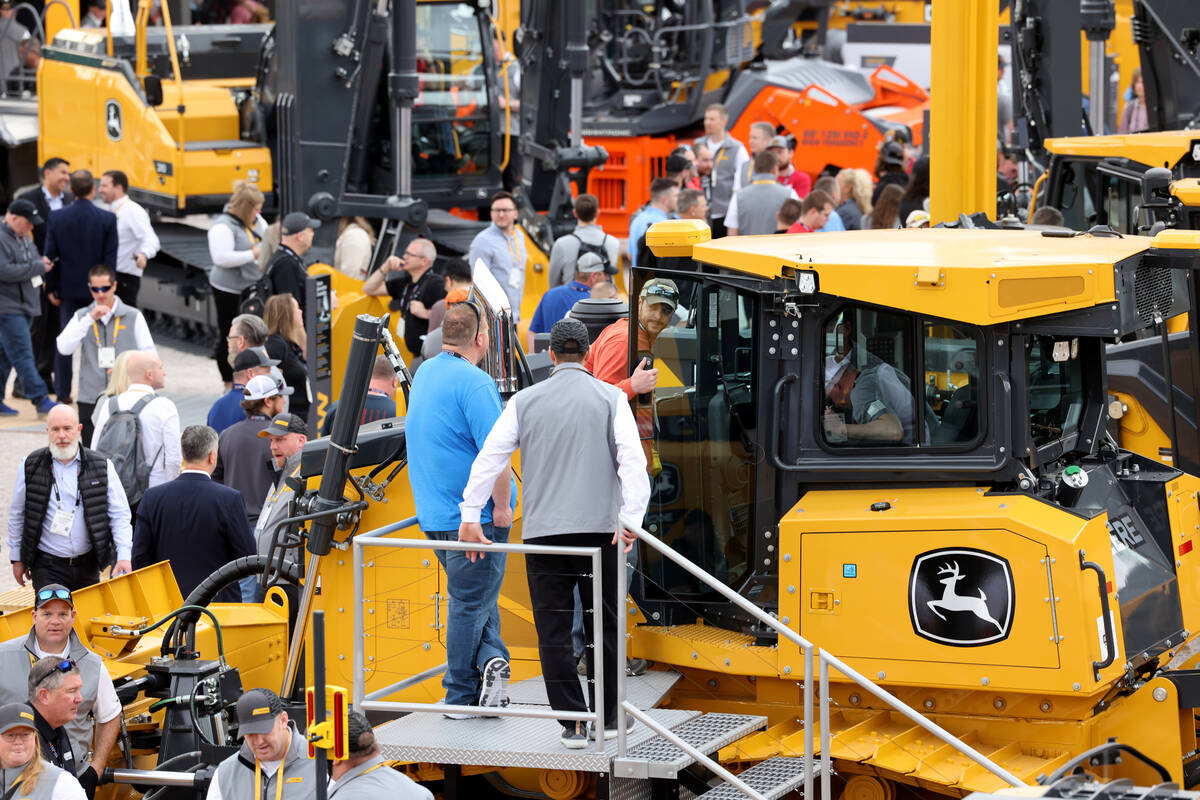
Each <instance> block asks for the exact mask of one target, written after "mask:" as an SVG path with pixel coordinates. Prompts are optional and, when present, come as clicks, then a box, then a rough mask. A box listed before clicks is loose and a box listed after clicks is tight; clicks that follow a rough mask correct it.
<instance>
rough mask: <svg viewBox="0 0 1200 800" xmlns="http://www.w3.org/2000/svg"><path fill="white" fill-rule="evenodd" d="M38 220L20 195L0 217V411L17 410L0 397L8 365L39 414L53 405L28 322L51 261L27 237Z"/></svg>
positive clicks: (37, 310)
mask: <svg viewBox="0 0 1200 800" xmlns="http://www.w3.org/2000/svg"><path fill="white" fill-rule="evenodd" d="M41 223H42V218H41V217H40V216H39V215H38V213H37V208H35V207H34V205H33V203H32V202H31V201H29V200H22V199H17V200H14V201H12V202H11V203H9V206H8V213H6V214H5V215H4V221H3V222H0V416H6V417H11V416H15V415H16V414H17V410H16V409H15V408H11V407H9V406H7V405H5V404H4V402H3V400H4V386H5V384H7V383H8V370H9V367H12V368H14V369H15V370H16V371H17V379H18V381H19V382H20V383H21V384H22V386H24V390H25V396H26V397H29V398H30V399H31V400H32V401H33V405H34V407H35V408H36V409H37V413H38V415H39V416H45V415H46V414H47V413H49V411H50V409H51V408H52V407H53V406H54V403H53V402H52V401H51V400H50V398H49V397H48V396H47V395H49V393H50V389H49V387H48V386H46V382H45V381H43V380H42V377H41V375H39V374H38V370H37V363H36V360H35V359H34V356H33V343H32V341H31V339H30V334H29V324H30V322H31V321H32V320H33V318H34V317H36V316H38V315H39V314H41V313H42V309H41V306H40V305H39V300H38V296H39V292H40V291H41V290H40V289H39V288H38V287H39V286H41V285H42V276H43V275H45V274H46V273H47V272H49V271H50V269H51V268H52V267H53V266H54V265H53V264H51V263H50V260H49V259H47V258H44V257H42V256H39V255H38V252H37V249H36V248H34V246H33V242H32V241H31V240H30V239H29V233H30V231H32V230H33V227H34V226H35V225H40V224H41Z"/></svg>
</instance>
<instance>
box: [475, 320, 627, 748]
mask: <svg viewBox="0 0 1200 800" xmlns="http://www.w3.org/2000/svg"><path fill="white" fill-rule="evenodd" d="M587 350H588V333H587V328H586V327H584V325H583V323H582V322H580V321H579V320H576V319H564V320H560V321H559V322H557V323H555V324H554V327H553V328H551V330H550V360H551V361H552V362H554V370H553V371H552V372H551V373H550V377H549V378H547V379H546V380H544V381H542V382H541V383H537V384H535V385H533V386H530V387H528V388H526V389H522V390H521V391H519V392H517V393H516V394H515V395H514V396H513V397H512V399H511V400H509V402H508V405H507V406H506V407H505V409H504V412H503V413H502V414H501V415H500V418H499V419H498V420H496V424H495V426H493V428H492V431H491V433H489V434H488V437H487V439H486V441H484V444H483V449H482V450H480V451H479V455H478V456H477V457H476V458H475V462H474V464H472V465H471V474H470V477H469V478H468V480H467V488H466V489H465V490H464V491H463V501H462V504H461V506H460V508H461V511H462V524H461V526H460V527H459V534H458V538H459V540H460V541H464V542H479V543H481V544H482V545H484V547H486V545H488V544H491V542H490V541H489V539H488V538H487V537H486V536H485V535H484V531H483V529H482V528H481V527H480V525H479V519H480V510H481V509H482V508H483V506H484V504H485V503H486V502H487V500H488V495H489V494H490V492H491V489H492V487H493V485H494V484H495V481H496V476H497V475H500V474H502V473H503V472H504V471H505V470H506V468H507V466H508V464H509V463H510V461H511V459H512V455H513V453H514V452H515V451H516V450H517V448H520V450H521V477H522V485H523V486H524V488H525V499H524V506H523V513H524V519H523V524H522V532H521V536H522V538H523V540H524V541H525V542H533V543H536V544H545V545H558V546H561V545H570V546H581V547H599V548H601V549H602V550H603V556H602V582H603V585H604V601H603V606H602V608H603V621H602V623H601V624H602V626H603V634H604V675H603V676H602V680H603V681H604V684H603V685H604V700H605V706H606V708H605V709H604V719H605V725H604V728H605V730H604V734H603V735H604V737H605V738H606V739H607V738H612V737H614V736H616V734H617V677H616V675H617V673H616V671H617V635H616V615H617V598H616V581H617V577H616V576H617V569H618V563H619V562H618V551H617V542H618V541H621V542H623V543H624V549H625V550H626V551H628V550H629V548H630V547H631V546H632V543H633V541H634V536H633V534H631V533H629V532H628V531H627V530H624V527H623V525H624V523H623V520H630V521H633V522H634V523H640V522H641V520H642V516H643V515H644V514H645V513H646V505H647V503H648V502H649V501H650V481H649V479H648V478H647V476H646V459H645V456H644V455H643V453H642V448H641V446H640V442H639V441H638V432H637V426H636V424H635V422H634V419H633V414H632V413H631V412H630V410H629V404H628V403H627V402H625V397H624V395H623V394H622V393H621V392H620V391H618V390H617V389H616V388H614V387H612V386H609V385H608V384H606V383H604V382H603V381H600V380H597V379H595V378H594V377H592V376H591V375H589V374H588V372H587V370H586V369H584V366H583V360H584V356H585V354H586V353H587ZM614 455H615V458H614ZM476 555H478V554H477V553H473V552H472V553H468V557H469V558H471V559H474V557H475V556H476ZM496 555H498V554H496V553H487V554H486V557H485V560H491V559H492V558H494V557H495V556H496ZM525 572H526V575H527V578H528V581H529V599H530V601H531V602H530V605H531V606H532V607H533V622H534V626H535V627H536V628H537V635H538V655H539V657H540V659H541V664H542V675H543V676H544V677H545V683H546V695H547V697H548V699H549V701H550V707H551V708H553V709H555V710H559V711H587V710H588V708H589V707H591V708H593V709H594V708H595V698H594V693H593V692H592V691H591V687H592V686H593V685H594V681H595V679H596V674H595V668H594V667H595V665H594V661H593V653H592V652H591V651H590V650H589V651H587V674H588V685H589V701H588V702H585V701H584V696H583V691H582V689H581V688H580V686H579V677H578V675H577V674H576V671H575V658H574V655H573V651H572V646H571V618H572V616H573V609H572V607H571V603H570V602H564V600H563V599H564V598H570V597H571V595H572V593H573V592H574V590H575V589H576V587H578V589H579V596H580V598H581V600H582V605H583V610H584V615H583V616H584V624H585V629H586V635H587V641H589V642H590V641H592V619H593V614H592V613H590V612H591V611H592V581H591V577H590V575H588V573H590V572H591V559H590V558H587V557H579V556H557V555H553V556H552V555H535V554H532V553H531V554H529V555H528V556H526V560H525ZM623 605H624V603H623V602H622V606H623ZM630 722H632V719H631V718H630ZM562 726H563V732H562V743H563V745H564V746H565V747H567V748H570V749H578V748H582V747H586V746H587V738H588V737H587V733H586V728H585V726H584V723H582V722H575V721H563V722H562ZM593 735H595V733H593Z"/></svg>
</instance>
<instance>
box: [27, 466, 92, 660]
mask: <svg viewBox="0 0 1200 800" xmlns="http://www.w3.org/2000/svg"><path fill="white" fill-rule="evenodd" d="M51 474H53V467H51ZM82 474H83V459H82V458H81V459H79V468H78V474H77V475H76V476H75V507H76V508H79V504H80V503H81V502H83V492H81V491H79V476H80V475H82ZM53 489H54V502H56V503H58V504H60V505H61V504H62V494H60V493H59V491H58V479H57V478H56V479H55V480H54V484H53ZM34 660H35V659H34V658H33V656H30V660H29V665H30V666H33V662H34Z"/></svg>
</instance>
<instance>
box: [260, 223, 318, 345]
mask: <svg viewBox="0 0 1200 800" xmlns="http://www.w3.org/2000/svg"><path fill="white" fill-rule="evenodd" d="M319 227H321V221H320V220H316V219H312V218H310V217H309V216H308V215H307V214H304V213H301V212H299V211H293V212H292V213H291V214H288V215H287V216H286V217H284V218H283V222H282V223H280V225H279V249H278V250H276V251H275V252H274V253H273V254H272V255H271V260H270V261H268V262H267V269H266V276H267V280H268V281H269V282H270V284H271V294H273V295H275V294H291V295H292V297H294V298H296V302H297V303H299V304H300V310H301V311H304V310H305V308H304V295H305V292H304V280H305V278H307V277H308V270H306V269H305V268H304V261H303V259H302V258H301V256H303V255H304V254H305V253H307V252H308V248H310V247H312V243H313V231H315V230H316V229H317V228H319ZM304 319H305V322H306V323H307V321H308V317H307V316H306V317H305V318H304Z"/></svg>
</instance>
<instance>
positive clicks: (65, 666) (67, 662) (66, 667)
mask: <svg viewBox="0 0 1200 800" xmlns="http://www.w3.org/2000/svg"><path fill="white" fill-rule="evenodd" d="M73 669H75V661H74V660H72V659H70V658H64V659H63V660H62V661H60V662H58V663H57V664H55V665H54V668H53V669H50V670H47V671H46V674H45V675H43V676H42V677H40V678H38V679H37V683H35V684H34V686H41V685H42V682H43V681H45V680H46V679H47V678H49V677H50V676H51V675H53V674H54V673H56V672H62V673H64V674H65V673H68V672H70V671H72V670H73Z"/></svg>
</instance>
